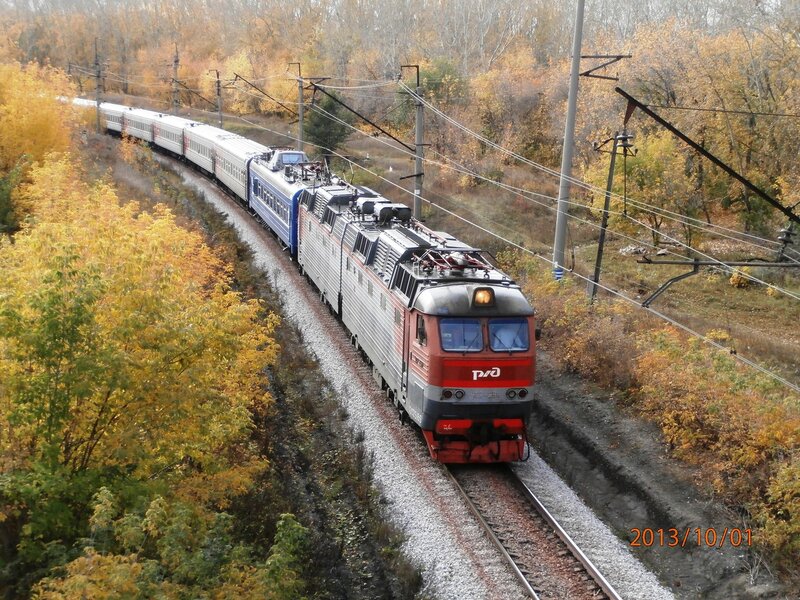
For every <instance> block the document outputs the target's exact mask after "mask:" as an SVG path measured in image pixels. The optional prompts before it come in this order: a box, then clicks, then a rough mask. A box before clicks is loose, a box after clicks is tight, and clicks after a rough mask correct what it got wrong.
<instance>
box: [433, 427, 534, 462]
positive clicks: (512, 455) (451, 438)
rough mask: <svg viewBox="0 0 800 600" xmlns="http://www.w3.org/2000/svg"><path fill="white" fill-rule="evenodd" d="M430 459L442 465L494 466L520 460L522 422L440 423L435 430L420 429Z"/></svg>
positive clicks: (522, 450) (523, 435)
mask: <svg viewBox="0 0 800 600" xmlns="http://www.w3.org/2000/svg"><path fill="white" fill-rule="evenodd" d="M422 434H423V435H424V436H425V441H426V442H427V443H428V450H429V451H430V453H431V457H433V459H434V460H437V461H439V462H441V463H494V462H513V461H516V460H522V458H523V456H524V453H525V424H524V423H523V421H522V419H493V420H492V421H485V422H474V421H472V420H470V419H451V420H440V421H438V422H437V423H436V429H435V431H431V430H425V429H423V430H422Z"/></svg>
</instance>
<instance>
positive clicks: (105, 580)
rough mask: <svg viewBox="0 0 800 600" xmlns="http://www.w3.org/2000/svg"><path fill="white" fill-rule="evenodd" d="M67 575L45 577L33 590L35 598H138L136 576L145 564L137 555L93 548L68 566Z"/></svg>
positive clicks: (41, 599)
mask: <svg viewBox="0 0 800 600" xmlns="http://www.w3.org/2000/svg"><path fill="white" fill-rule="evenodd" d="M66 569H67V574H66V577H64V578H60V579H56V578H54V579H50V578H48V579H43V580H42V581H41V582H39V583H38V584H37V585H36V587H35V588H34V591H33V598H34V599H35V600H84V599H85V598H92V599H93V600H111V599H113V598H138V597H140V596H139V593H138V592H139V588H138V584H137V579H138V578H139V576H140V575H141V573H142V569H143V565H142V563H141V562H139V561H138V559H137V557H136V555H133V554H132V555H129V556H120V555H113V554H112V555H103V554H98V553H97V552H95V551H94V550H93V549H91V548H87V550H86V554H85V555H84V556H81V557H80V558H77V559H75V560H73V561H72V562H71V563H69V564H68V565H67V567H66Z"/></svg>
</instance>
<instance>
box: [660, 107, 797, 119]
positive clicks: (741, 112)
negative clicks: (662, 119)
mask: <svg viewBox="0 0 800 600" xmlns="http://www.w3.org/2000/svg"><path fill="white" fill-rule="evenodd" d="M644 106H646V107H648V108H664V109H668V110H692V111H696V112H709V113H721V114H729V115H746V116H749V117H791V118H794V119H800V115H797V114H793V113H768V112H757V111H750V110H733V109H728V108H701V107H699V106H665V105H662V104H645V105H644Z"/></svg>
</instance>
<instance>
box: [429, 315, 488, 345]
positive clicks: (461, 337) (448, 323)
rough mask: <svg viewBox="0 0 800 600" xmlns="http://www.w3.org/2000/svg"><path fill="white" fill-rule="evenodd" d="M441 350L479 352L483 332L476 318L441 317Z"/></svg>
mask: <svg viewBox="0 0 800 600" xmlns="http://www.w3.org/2000/svg"><path fill="white" fill-rule="evenodd" d="M439 335H440V337H441V338H442V350H445V351H446V352H480V351H481V350H483V332H482V331H481V322H480V321H479V320H478V319H442V320H441V321H439Z"/></svg>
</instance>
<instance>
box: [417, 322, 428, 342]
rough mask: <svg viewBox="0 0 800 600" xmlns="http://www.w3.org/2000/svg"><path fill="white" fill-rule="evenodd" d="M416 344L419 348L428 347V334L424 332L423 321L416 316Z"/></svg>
mask: <svg viewBox="0 0 800 600" xmlns="http://www.w3.org/2000/svg"><path fill="white" fill-rule="evenodd" d="M417 342H418V343H419V345H420V346H427V345H428V334H427V333H426V332H425V319H423V318H422V315H417Z"/></svg>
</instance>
